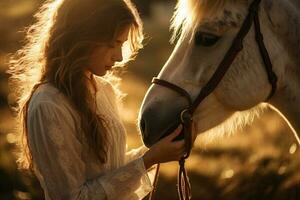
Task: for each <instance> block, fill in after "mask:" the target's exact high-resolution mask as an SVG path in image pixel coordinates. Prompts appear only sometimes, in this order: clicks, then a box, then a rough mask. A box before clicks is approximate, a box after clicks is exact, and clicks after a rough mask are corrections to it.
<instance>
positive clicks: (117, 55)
mask: <svg viewBox="0 0 300 200" xmlns="http://www.w3.org/2000/svg"><path fill="white" fill-rule="evenodd" d="M122 60H123V55H122V48H121V47H120V48H118V49H117V50H116V52H115V55H114V61H115V62H121V61H122Z"/></svg>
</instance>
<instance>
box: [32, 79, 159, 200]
mask: <svg viewBox="0 0 300 200" xmlns="http://www.w3.org/2000/svg"><path fill="white" fill-rule="evenodd" d="M95 96H96V107H97V108H96V111H97V114H98V115H100V116H102V117H103V118H104V119H105V120H106V121H107V126H108V127H106V128H107V130H108V131H107V134H108V141H109V146H108V155H107V162H106V163H105V164H101V163H99V162H98V161H97V159H95V157H94V156H93V155H91V154H90V153H88V148H87V146H86V145H85V144H86V143H85V142H83V141H84V140H82V139H81V138H82V137H81V136H80V135H81V134H82V133H81V132H80V127H79V124H80V119H79V116H78V113H77V112H76V111H75V110H74V109H73V108H72V107H71V106H70V104H69V103H68V101H67V100H66V98H65V96H64V95H63V94H62V93H60V92H59V91H58V90H57V89H56V88H55V87H54V86H52V85H51V84H48V83H47V84H44V85H41V86H40V87H39V88H38V89H37V90H36V91H35V93H34V94H33V96H32V99H31V101H30V104H29V109H28V121H27V125H28V133H29V134H28V138H29V147H30V149H31V152H32V156H33V166H34V172H35V174H36V176H37V178H38V179H39V181H40V184H41V186H42V188H43V190H44V194H45V198H46V200H50V199H51V200H68V199H79V200H103V199H108V200H110V199H118V200H122V199H124V200H125V199H126V200H137V199H142V198H143V197H145V196H146V195H147V194H148V193H149V192H150V191H151V189H152V180H153V171H154V170H151V171H149V172H148V173H147V171H146V169H145V166H144V161H143V159H142V157H141V156H142V155H143V154H144V153H145V151H146V150H147V149H146V147H144V146H142V147H140V148H138V149H134V150H132V151H130V152H126V132H125V129H124V126H123V124H122V122H121V119H120V117H119V113H118V108H117V104H116V95H115V92H114V90H113V88H112V86H111V85H110V84H109V83H108V82H107V81H105V80H104V79H102V78H97V92H96V95H95Z"/></svg>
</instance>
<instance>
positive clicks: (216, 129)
mask: <svg viewBox="0 0 300 200" xmlns="http://www.w3.org/2000/svg"><path fill="white" fill-rule="evenodd" d="M252 1H253V0H178V3H177V8H176V11H175V13H174V17H173V21H172V25H171V27H172V29H173V31H174V35H173V39H177V44H176V47H175V48H174V51H173V53H172V54H171V56H170V58H169V59H168V61H167V62H166V64H165V65H164V67H163V68H162V70H161V72H160V73H159V75H158V78H160V79H163V80H166V81H168V82H171V83H173V84H176V85H178V86H180V87H181V88H183V89H185V90H186V91H187V92H188V93H189V94H190V95H191V97H192V98H194V99H195V98H196V96H197V95H198V93H199V91H200V89H201V88H202V87H203V86H204V85H205V84H206V83H207V81H208V80H209V79H210V77H211V76H212V74H213V73H214V71H215V70H216V68H217V67H218V65H219V63H220V62H221V60H222V59H223V57H224V55H225V53H226V52H227V51H228V49H229V47H230V45H231V43H232V40H233V38H235V37H236V34H237V32H238V31H239V29H240V27H241V24H242V23H243V21H244V19H245V17H246V15H247V14H248V7H249V5H250V4H251V3H252ZM299 8H300V3H299V0H262V2H261V4H260V9H259V19H260V24H261V31H262V34H263V36H264V43H265V46H266V48H267V50H268V53H269V55H270V59H271V61H272V64H273V71H274V72H275V74H276V75H277V77H278V82H277V90H276V92H275V94H274V95H273V96H272V98H271V99H269V100H268V102H265V100H266V99H267V97H268V95H269V93H270V90H271V85H270V83H269V81H268V79H267V75H266V70H265V67H264V64H263V61H262V57H261V55H260V53H259V50H258V46H257V43H256V41H255V33H254V32H255V31H254V26H253V25H252V28H251V29H250V31H249V33H248V34H247V36H246V37H245V39H244V43H243V44H244V49H243V50H242V51H241V52H240V53H239V54H238V56H237V57H236V59H235V60H234V62H233V63H232V65H231V67H230V68H229V70H228V72H227V73H226V74H225V76H224V78H223V79H222V81H221V82H220V84H219V85H218V87H217V88H216V89H215V90H214V91H213V93H212V94H210V95H209V96H208V97H207V98H206V99H205V100H204V101H203V102H202V103H201V104H200V105H199V106H198V107H197V109H196V111H195V113H194V116H193V120H194V122H195V125H196V132H197V133H198V135H199V134H200V133H204V132H208V133H209V134H208V135H209V136H211V135H214V136H215V135H219V134H220V133H221V134H224V133H229V132H233V131H234V130H235V128H236V127H239V126H240V125H241V124H245V123H246V122H248V121H251V120H249V119H252V118H253V116H254V115H255V114H257V113H258V112H257V110H261V109H257V108H261V107H265V106H266V105H267V106H270V107H271V108H272V109H274V110H276V111H277V112H278V113H279V114H280V115H281V116H282V117H283V118H284V119H285V120H286V122H287V123H288V124H289V126H290V127H291V129H292V130H293V132H294V133H295V137H296V139H297V141H298V143H300V140H299V134H300V10H299ZM199 34H200V35H201V37H202V39H201V41H200V43H199V42H195V40H197V37H199ZM197 35H198V36H197ZM185 107H187V101H186V99H185V98H183V97H182V96H180V95H179V94H178V93H176V92H174V91H172V90H170V89H168V88H165V87H161V86H159V85H152V86H151V87H150V88H149V90H148V92H147V94H146V96H145V98H144V101H143V104H142V107H141V110H140V114H139V125H140V129H141V132H142V136H143V140H144V143H145V144H146V145H147V146H151V145H153V144H154V143H155V142H157V141H158V140H159V139H161V138H162V137H163V136H164V135H165V134H166V131H167V130H169V129H170V126H171V124H172V123H173V122H174V121H176V119H178V117H179V115H180V112H181V111H182V110H183V109H184V108H185ZM205 135H206V134H205Z"/></svg>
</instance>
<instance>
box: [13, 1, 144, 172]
mask: <svg viewBox="0 0 300 200" xmlns="http://www.w3.org/2000/svg"><path fill="white" fill-rule="evenodd" d="M35 17H36V20H37V21H36V23H35V24H33V25H32V26H30V27H29V28H28V29H27V34H26V40H25V45H24V47H23V48H21V49H20V50H19V51H17V52H16V53H15V55H13V57H12V59H11V62H10V68H9V70H8V73H10V74H11V77H10V86H11V87H12V88H13V91H14V92H15V94H16V98H17V99H16V102H17V106H16V109H17V112H18V117H19V118H18V122H19V126H18V131H17V132H18V133H20V134H18V135H19V137H18V140H17V144H18V146H19V150H20V151H19V153H18V164H19V167H20V168H22V169H32V155H31V153H30V148H29V146H28V132H27V125H26V124H27V110H28V105H29V102H30V98H31V96H32V94H33V93H34V91H35V90H36V88H37V87H38V86H39V85H41V84H43V83H44V82H46V81H47V82H50V83H51V84H53V85H54V86H55V87H56V88H57V89H59V90H60V91H61V92H62V93H63V94H64V95H65V96H66V97H67V99H68V100H69V101H70V102H71V105H72V106H73V107H74V108H75V110H76V111H77V112H78V113H79V114H80V118H81V128H82V130H83V132H84V137H85V139H86V141H87V142H88V145H89V147H90V150H92V152H93V153H95V155H96V156H97V158H98V159H99V161H100V162H101V163H104V162H105V161H106V154H107V152H106V148H107V147H106V136H105V129H104V128H103V127H104V126H103V125H104V123H105V121H104V120H103V119H100V118H99V117H98V116H97V115H96V113H95V111H94V110H93V109H92V108H91V105H90V103H88V102H90V100H91V94H90V92H89V91H88V90H87V89H86V88H87V87H88V86H87V84H88V81H90V80H89V79H87V78H86V76H85V69H86V67H87V64H88V59H89V56H90V53H91V51H92V50H93V48H95V47H96V46H97V45H99V44H103V43H104V44H105V43H110V42H112V41H114V39H115V37H116V36H117V35H118V34H119V33H120V31H122V30H124V28H125V27H128V26H129V27H130V31H129V38H128V44H129V50H130V51H129V56H127V57H128V59H127V60H124V61H123V62H122V63H123V64H125V63H126V62H127V61H128V60H130V59H133V58H134V56H135V55H136V53H137V52H138V50H139V49H140V48H142V40H143V32H142V23H141V20H140V17H139V15H138V13H137V10H136V8H135V6H134V5H133V4H132V3H131V1H130V0H54V1H47V2H46V3H44V5H43V6H42V7H41V8H40V10H39V11H38V13H37V14H36V15H35ZM83 99H84V101H82V100H83Z"/></svg>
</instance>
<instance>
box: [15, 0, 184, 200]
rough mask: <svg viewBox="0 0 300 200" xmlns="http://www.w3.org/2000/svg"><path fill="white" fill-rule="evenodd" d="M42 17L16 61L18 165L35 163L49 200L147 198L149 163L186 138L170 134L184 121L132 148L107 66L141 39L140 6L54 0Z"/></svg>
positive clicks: (173, 153) (173, 152)
mask: <svg viewBox="0 0 300 200" xmlns="http://www.w3.org/2000/svg"><path fill="white" fill-rule="evenodd" d="M36 20H37V21H36V23H35V24H34V25H32V26H31V27H30V28H29V29H28V31H27V37H26V44H25V46H24V47H23V48H22V49H20V50H19V51H18V52H17V53H16V54H15V56H14V58H13V59H12V61H11V66H10V73H11V74H12V77H11V82H12V83H13V84H14V85H15V86H16V87H15V91H17V95H18V109H19V116H20V118H19V119H20V133H22V134H21V135H22V136H21V137H20V140H19V146H20V147H21V148H20V149H21V151H20V154H19V160H18V163H19V165H20V167H22V168H25V169H32V170H33V171H34V173H35V174H36V176H37V177H38V179H39V181H40V183H41V186H42V188H43V189H44V194H45V198H46V199H47V200H50V199H52V200H59V199H62V200H67V199H86V200H87V199H89V200H92V199H95V200H96V199H97V200H99V199H126V200H129V199H142V198H143V197H144V196H145V195H147V193H148V192H149V191H151V189H152V185H151V181H150V179H149V176H148V173H147V170H148V169H149V168H150V167H151V166H152V165H154V164H156V163H163V162H168V161H175V160H179V159H180V157H181V156H182V155H183V154H184V142H183V141H176V142H173V141H172V140H173V139H174V138H175V137H176V136H177V135H178V134H179V133H180V129H181V128H180V127H179V128H178V129H177V130H176V131H174V132H173V133H172V134H171V135H170V136H168V137H166V138H164V139H163V140H161V141H160V142H158V143H157V144H156V145H154V146H153V147H152V148H151V149H147V148H145V147H140V148H139V149H135V150H132V151H130V152H126V134H125V129H124V127H123V125H122V122H121V119H120V117H119V114H118V104H117V103H118V93H117V92H118V91H117V89H115V87H114V86H113V85H111V84H110V83H109V82H108V81H107V78H111V77H112V75H107V71H110V70H111V68H112V67H113V66H121V65H124V64H125V63H126V62H127V61H128V60H130V59H133V57H134V55H136V53H137V51H138V50H139V49H140V48H141V47H142V40H143V33H142V23H141V20H140V18H139V15H138V13H137V11H136V8H135V7H134V6H133V4H132V3H131V2H130V0H53V1H47V2H46V3H45V4H44V5H43V6H42V7H41V9H40V10H39V12H38V13H37V14H36ZM125 52H127V53H128V55H127V54H126V58H125ZM123 56H124V58H123ZM105 74H106V76H104V75H105Z"/></svg>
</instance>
